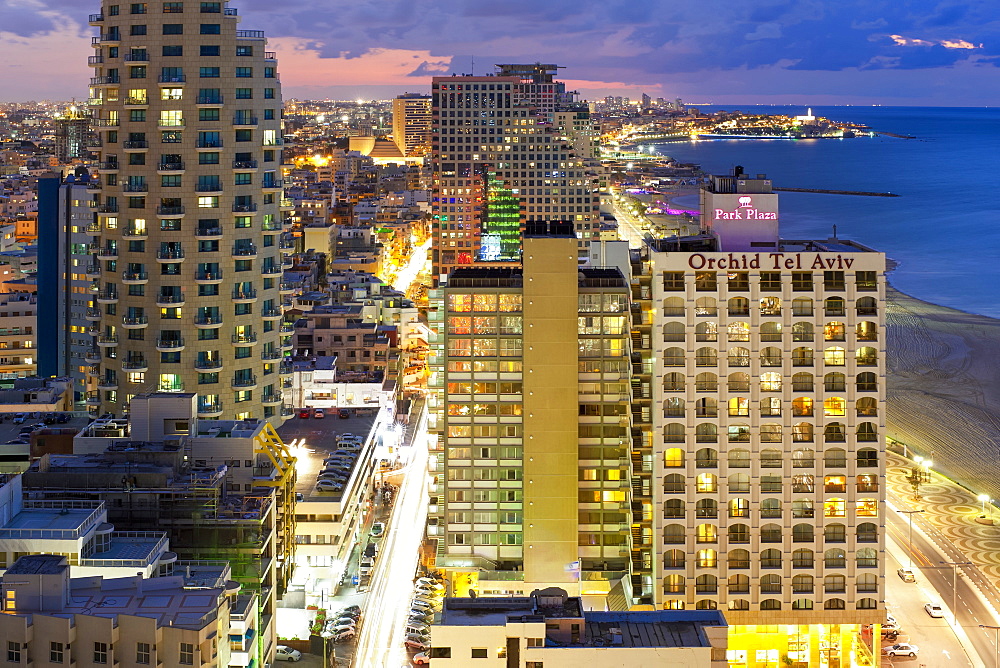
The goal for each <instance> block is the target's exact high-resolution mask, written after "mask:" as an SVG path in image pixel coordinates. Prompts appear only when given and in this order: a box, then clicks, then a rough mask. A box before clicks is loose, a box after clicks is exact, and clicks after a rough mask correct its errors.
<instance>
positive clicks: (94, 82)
mask: <svg viewBox="0 0 1000 668" xmlns="http://www.w3.org/2000/svg"><path fill="white" fill-rule="evenodd" d="M120 83H121V79H120V78H119V77H108V76H104V77H90V85H91V86H114V85H117V84H120Z"/></svg>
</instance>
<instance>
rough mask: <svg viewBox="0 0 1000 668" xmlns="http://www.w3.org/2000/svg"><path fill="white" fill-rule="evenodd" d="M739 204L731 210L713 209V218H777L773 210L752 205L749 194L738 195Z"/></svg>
mask: <svg viewBox="0 0 1000 668" xmlns="http://www.w3.org/2000/svg"><path fill="white" fill-rule="evenodd" d="M738 203H739V206H737V207H736V209H735V210H733V211H726V210H725V209H713V210H712V211H713V212H714V213H713V218H712V219H713V220H778V214H777V212H775V211H760V210H759V209H757V208H755V207H754V205H753V198H752V197H750V196H749V195H740V197H739V200H738Z"/></svg>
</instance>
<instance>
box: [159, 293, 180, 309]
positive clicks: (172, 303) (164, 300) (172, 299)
mask: <svg viewBox="0 0 1000 668" xmlns="http://www.w3.org/2000/svg"><path fill="white" fill-rule="evenodd" d="M156 305H157V306H162V307H164V308H173V307H176V306H184V295H183V294H180V295H157V296H156Z"/></svg>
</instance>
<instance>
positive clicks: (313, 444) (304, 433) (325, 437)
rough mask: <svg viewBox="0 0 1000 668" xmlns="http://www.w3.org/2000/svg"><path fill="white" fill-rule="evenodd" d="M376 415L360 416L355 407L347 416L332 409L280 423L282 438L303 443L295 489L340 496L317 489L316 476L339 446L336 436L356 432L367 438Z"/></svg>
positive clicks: (298, 451)
mask: <svg viewBox="0 0 1000 668" xmlns="http://www.w3.org/2000/svg"><path fill="white" fill-rule="evenodd" d="M296 415H298V411H296ZM375 415H376V414H375V413H374V412H373V413H372V414H370V415H357V413H356V412H355V411H353V410H352V411H351V417H349V418H346V419H345V418H339V417H337V413H336V411H329V412H327V414H326V417H324V418H323V419H316V418H313V417H308V418H300V417H293V418H291V419H289V420H288V421H286V422H285V424H283V425H281V427H279V428H278V434H279V435H280V436H281V440H282V441H284V442H285V443H293V442H294V443H295V445H296V446H301V447H299V448H297V449H296V455H297V456H298V457H299V461H298V463H297V464H296V470H297V473H298V481H297V482H296V484H295V491H296V492H298V493H300V494H302V495H303V496H304V497H308V496H312V495H316V494H321V495H324V496H325V495H329V496H331V497H335V496H337V494H338V493H336V492H317V491H316V477H317V475H318V474H319V472H320V471H321V470H323V459H324V458H325V457H328V456H329V455H330V453H331V452H333V451H335V450H336V449H337V439H338V437H340V435H341V434H354V435H356V436H362V437H364V438H366V439H367V438H368V432H369V431H371V428H372V424H374V422H375Z"/></svg>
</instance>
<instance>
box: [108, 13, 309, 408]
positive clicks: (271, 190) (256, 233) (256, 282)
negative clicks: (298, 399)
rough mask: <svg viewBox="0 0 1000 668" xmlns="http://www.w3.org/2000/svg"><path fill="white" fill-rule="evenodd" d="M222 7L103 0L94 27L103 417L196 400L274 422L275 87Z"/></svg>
mask: <svg viewBox="0 0 1000 668" xmlns="http://www.w3.org/2000/svg"><path fill="white" fill-rule="evenodd" d="M239 21H240V17H239V16H238V14H237V10H236V9H234V8H231V7H228V6H226V3H225V2H199V3H192V2H187V3H184V2H168V3H131V4H122V5H119V4H115V3H113V2H112V1H111V0H108V2H104V3H103V5H102V11H101V13H99V14H93V15H91V16H90V24H91V25H92V26H95V27H97V28H99V29H100V34H99V35H97V36H95V37H94V38H93V45H94V48H95V52H94V55H93V56H91V57H90V59H89V64H90V65H91V66H92V67H93V69H94V76H93V77H92V78H91V82H90V84H91V88H90V91H91V92H90V97H91V99H90V101H89V104H90V106H91V108H92V109H94V110H95V112H96V117H95V119H94V124H95V126H96V128H97V130H98V132H99V135H100V137H99V140H98V142H97V143H98V145H97V146H94V147H93V149H94V151H95V152H96V153H97V154H98V156H99V169H98V173H99V176H100V179H99V181H98V182H96V183H93V184H91V193H92V196H93V200H92V202H93V206H94V208H95V209H96V212H97V221H96V223H97V224H96V230H95V232H94V234H93V241H92V243H93V248H94V251H93V254H92V257H93V264H94V265H95V266H96V267H97V268H99V272H100V273H99V275H98V274H96V273H95V274H94V276H93V285H94V289H95V291H96V294H95V300H94V303H93V304H92V305H91V306H92V308H93V309H95V310H97V311H100V315H101V317H100V319H99V320H95V321H94V330H95V332H94V334H95V336H94V348H93V354H94V356H95V357H99V358H100V359H99V361H98V362H97V363H96V368H95V369H94V371H95V374H94V377H95V379H96V390H94V392H95V394H93V395H91V396H90V397H89V402H88V403H89V404H90V405H91V406H93V408H94V409H95V411H97V412H98V413H113V414H115V415H124V414H125V413H126V411H127V408H128V405H129V402H130V400H131V398H132V397H134V396H137V395H140V394H144V393H148V392H150V391H160V392H196V393H197V394H198V396H199V411H200V414H201V415H202V416H203V417H226V418H229V419H249V418H261V419H269V420H272V421H278V422H280V420H281V419H282V418H283V417H284V416H285V415H286V414H287V412H286V413H285V414H283V413H282V410H281V404H280V403H276V402H274V401H268V400H267V399H266V398H268V397H274V396H277V394H278V392H279V389H280V387H281V382H282V381H281V374H282V372H283V368H282V367H281V365H279V363H278V361H277V360H276V359H275V357H276V356H277V357H280V356H281V354H282V352H283V351H285V350H290V346H291V343H290V341H288V337H287V336H283V335H282V333H281V332H280V328H279V321H280V320H281V316H282V312H281V309H280V303H281V299H280V295H279V287H278V286H279V283H280V281H281V274H282V261H281V248H280V244H279V238H278V237H279V235H280V233H281V232H282V229H283V224H282V218H281V211H280V209H281V204H282V202H281V199H282V187H283V182H282V178H281V171H280V166H281V164H282V159H281V151H282V148H281V147H282V142H283V140H282V121H281V114H282V111H281V87H280V83H279V81H278V78H277V59H276V55H275V53H274V52H271V51H266V50H265V47H266V41H265V39H264V32H263V31H260V30H239V29H237V26H238V23H239Z"/></svg>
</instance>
